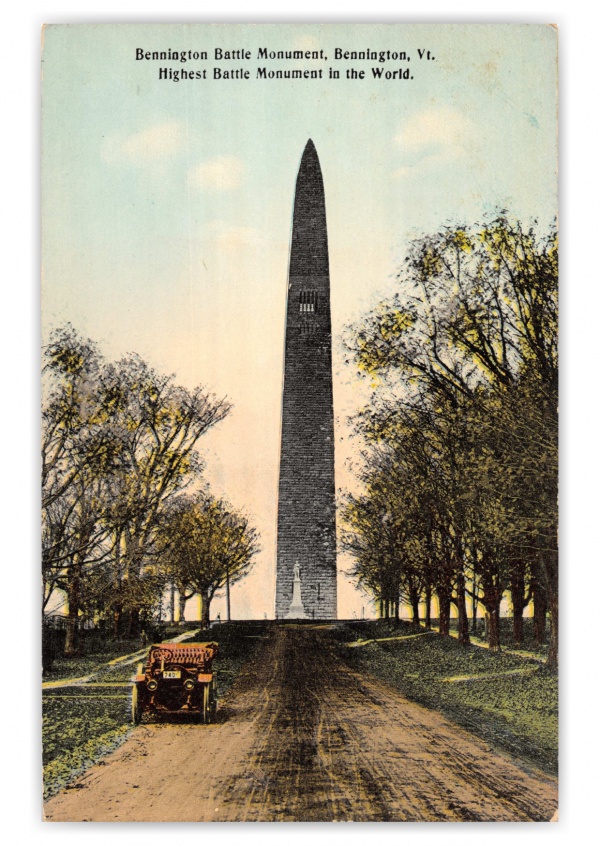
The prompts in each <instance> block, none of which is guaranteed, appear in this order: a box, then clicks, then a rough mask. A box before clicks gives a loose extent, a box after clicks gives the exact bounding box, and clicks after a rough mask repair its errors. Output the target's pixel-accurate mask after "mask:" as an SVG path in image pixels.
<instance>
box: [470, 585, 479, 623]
mask: <svg viewBox="0 0 600 846" xmlns="http://www.w3.org/2000/svg"><path fill="white" fill-rule="evenodd" d="M471 600H472V608H471V633H472V634H474V635H476V634H477V607H478V605H479V596H478V594H477V582H476V581H475V579H473V596H472V597H471Z"/></svg>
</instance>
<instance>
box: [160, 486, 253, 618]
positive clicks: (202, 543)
mask: <svg viewBox="0 0 600 846" xmlns="http://www.w3.org/2000/svg"><path fill="white" fill-rule="evenodd" d="M161 532H162V538H163V541H164V545H165V550H166V551H165V555H164V562H165V568H166V573H167V575H168V578H169V579H171V580H172V581H173V582H174V583H175V584H176V585H177V586H178V588H179V591H180V594H181V592H182V591H183V593H184V595H185V594H186V593H187V594H188V597H189V596H193V595H194V594H199V595H200V597H201V601H202V623H203V625H204V626H207V625H208V624H209V622H210V604H211V602H212V600H213V598H214V597H215V595H216V594H217V592H218V591H220V590H222V589H223V588H224V587H226V586H227V585H233V584H235V583H236V582H239V581H240V580H241V579H243V578H244V576H246V575H247V574H248V572H249V571H250V568H251V566H252V560H253V558H254V556H255V555H256V553H257V552H259V549H260V547H259V536H258V532H257V531H256V529H255V528H254V527H253V526H251V525H250V522H249V519H248V518H247V517H246V516H245V515H243V514H241V513H239V512H237V511H235V510H234V509H233V508H232V507H231V506H230V505H228V504H227V503H226V502H225V501H223V500H221V499H215V497H213V496H211V495H210V494H208V493H206V492H201V493H198V494H196V495H195V496H182V497H179V498H178V500H177V501H176V502H175V503H174V504H173V507H172V509H171V511H170V514H169V517H168V519H167V520H165V523H164V525H163V526H162V528H161Z"/></svg>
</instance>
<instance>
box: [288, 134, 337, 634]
mask: <svg viewBox="0 0 600 846" xmlns="http://www.w3.org/2000/svg"><path fill="white" fill-rule="evenodd" d="M276 616H277V618H278V619H282V618H286V617H287V618H288V619H299V618H300V619H301V618H308V619H332V618H335V617H336V616H337V590H336V536H335V473H334V433H333V388H332V376H331V310H330V304H329V254H328V248H327V221H326V218H325V192H324V189H323V177H322V175H321V167H320V164H319V158H318V156H317V151H316V149H315V145H314V144H313V142H312V141H309V142H308V144H307V145H306V147H305V149H304V153H303V155H302V161H301V163H300V170H299V171H298V178H297V180H296V195H295V200H294V220H293V227H292V244H291V249H290V267H289V280H288V294H287V319H286V331H285V366H284V383H283V408H282V426H281V459H280V467H279V507H278V518H277V590H276Z"/></svg>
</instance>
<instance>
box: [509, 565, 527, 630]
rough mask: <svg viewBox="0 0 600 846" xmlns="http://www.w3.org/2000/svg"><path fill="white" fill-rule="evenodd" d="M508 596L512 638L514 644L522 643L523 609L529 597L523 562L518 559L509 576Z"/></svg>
mask: <svg viewBox="0 0 600 846" xmlns="http://www.w3.org/2000/svg"><path fill="white" fill-rule="evenodd" d="M510 597H511V602H512V607H513V640H514V642H515V643H516V644H518V645H520V644H521V643H523V611H524V610H525V608H526V607H527V605H529V597H527V596H526V595H525V564H524V563H523V561H518V562H517V563H516V564H515V566H514V568H513V571H512V573H511V577H510Z"/></svg>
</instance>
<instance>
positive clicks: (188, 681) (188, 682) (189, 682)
mask: <svg viewBox="0 0 600 846" xmlns="http://www.w3.org/2000/svg"><path fill="white" fill-rule="evenodd" d="M195 686H196V685H195V684H194V682H193V681H192V679H186V680H185V681H184V683H183V687H184V689H185V690H193V689H194V687H195Z"/></svg>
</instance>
